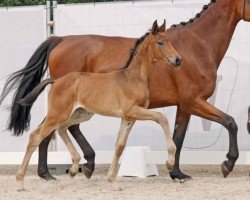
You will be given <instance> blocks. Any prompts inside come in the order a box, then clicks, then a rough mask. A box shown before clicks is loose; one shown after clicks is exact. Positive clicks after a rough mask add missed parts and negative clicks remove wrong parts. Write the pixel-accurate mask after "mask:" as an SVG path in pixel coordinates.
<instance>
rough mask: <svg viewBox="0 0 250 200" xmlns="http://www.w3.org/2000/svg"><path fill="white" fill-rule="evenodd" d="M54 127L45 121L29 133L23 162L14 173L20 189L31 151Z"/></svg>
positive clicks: (22, 188)
mask: <svg viewBox="0 0 250 200" xmlns="http://www.w3.org/2000/svg"><path fill="white" fill-rule="evenodd" d="M55 128H56V127H55V125H52V124H48V123H46V122H45V123H43V124H42V125H41V126H40V127H38V128H37V129H36V130H35V131H33V132H32V133H31V134H30V137H29V143H28V146H27V150H26V152H25V155H24V158H23V162H22V164H21V166H20V168H19V170H18V172H17V174H16V180H17V181H18V182H19V184H20V189H19V190H20V191H22V190H24V186H23V179H24V176H25V173H26V170H27V167H28V164H29V161H30V158H31V156H32V154H33V152H34V151H35V149H36V148H37V146H38V145H39V144H40V143H41V141H42V140H43V139H44V138H46V137H47V136H48V135H49V134H50V133H51V132H52V131H53V130H54V129H55Z"/></svg>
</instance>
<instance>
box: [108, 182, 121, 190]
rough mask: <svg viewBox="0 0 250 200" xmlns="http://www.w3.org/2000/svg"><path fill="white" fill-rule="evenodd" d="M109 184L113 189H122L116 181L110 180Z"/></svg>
mask: <svg viewBox="0 0 250 200" xmlns="http://www.w3.org/2000/svg"><path fill="white" fill-rule="evenodd" d="M110 184H111V187H112V189H113V191H118V192H119V191H123V189H122V188H121V187H119V185H118V184H117V183H114V182H113V183H111V182H110Z"/></svg>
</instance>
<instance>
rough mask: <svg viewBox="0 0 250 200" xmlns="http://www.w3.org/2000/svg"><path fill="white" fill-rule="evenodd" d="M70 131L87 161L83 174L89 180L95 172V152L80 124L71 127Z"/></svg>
mask: <svg viewBox="0 0 250 200" xmlns="http://www.w3.org/2000/svg"><path fill="white" fill-rule="evenodd" d="M68 130H69V132H70V133H71V135H72V136H73V137H74V139H75V140H76V142H77V143H78V145H79V146H80V148H81V150H82V151H83V154H84V158H85V159H86V160H87V163H85V164H83V173H84V175H85V176H86V178H87V179H89V178H90V177H91V176H92V174H93V172H94V170H95V151H94V149H93V148H92V147H91V145H90V144H89V142H88V141H87V139H86V138H85V137H84V135H83V134H82V132H81V130H80V127H79V124H76V125H72V126H70V127H69V128H68Z"/></svg>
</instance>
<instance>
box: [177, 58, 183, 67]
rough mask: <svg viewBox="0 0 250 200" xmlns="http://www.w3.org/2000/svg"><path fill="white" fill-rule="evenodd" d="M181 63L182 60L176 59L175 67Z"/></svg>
mask: <svg viewBox="0 0 250 200" xmlns="http://www.w3.org/2000/svg"><path fill="white" fill-rule="evenodd" d="M181 63H182V59H181V58H179V57H177V58H176V61H175V64H176V66H177V67H179V66H180V65H181Z"/></svg>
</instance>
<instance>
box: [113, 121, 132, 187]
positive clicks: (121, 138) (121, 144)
mask: <svg viewBox="0 0 250 200" xmlns="http://www.w3.org/2000/svg"><path fill="white" fill-rule="evenodd" d="M134 123H135V121H126V120H124V119H122V121H121V126H120V131H119V135H118V138H117V141H116V145H115V155H114V157H113V160H112V163H111V166H110V168H109V172H108V181H109V182H110V183H111V185H112V187H113V189H114V190H122V189H121V188H120V187H118V186H117V185H116V184H115V178H116V176H117V167H118V162H119V159H120V157H121V155H122V152H123V150H124V148H125V146H126V142H127V139H128V135H129V132H130V130H131V129H132V127H133V125H134Z"/></svg>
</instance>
